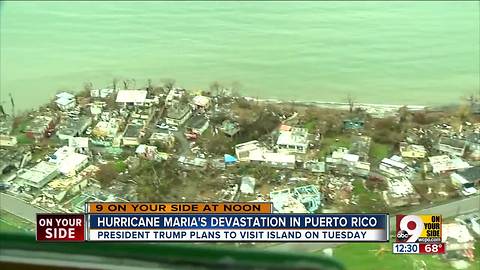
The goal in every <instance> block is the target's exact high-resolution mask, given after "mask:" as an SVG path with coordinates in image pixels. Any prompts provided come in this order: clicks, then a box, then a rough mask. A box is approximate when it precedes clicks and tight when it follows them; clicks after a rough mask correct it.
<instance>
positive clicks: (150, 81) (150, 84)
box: [147, 78, 153, 91]
mask: <svg viewBox="0 0 480 270" xmlns="http://www.w3.org/2000/svg"><path fill="white" fill-rule="evenodd" d="M147 90H148V91H152V90H153V86H152V79H150V78H149V79H148V80H147Z"/></svg>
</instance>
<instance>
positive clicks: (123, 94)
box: [116, 90, 147, 103]
mask: <svg viewBox="0 0 480 270" xmlns="http://www.w3.org/2000/svg"><path fill="white" fill-rule="evenodd" d="M146 98H147V90H119V91H118V94H117V99H116V102H122V103H143V102H145V99H146Z"/></svg>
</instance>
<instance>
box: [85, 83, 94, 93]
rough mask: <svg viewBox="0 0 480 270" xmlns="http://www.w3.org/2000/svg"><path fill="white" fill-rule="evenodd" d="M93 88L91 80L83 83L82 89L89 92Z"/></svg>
mask: <svg viewBox="0 0 480 270" xmlns="http://www.w3.org/2000/svg"><path fill="white" fill-rule="evenodd" d="M92 89H93V83H92V82H85V83H84V84H83V90H85V91H87V92H90V90H92Z"/></svg>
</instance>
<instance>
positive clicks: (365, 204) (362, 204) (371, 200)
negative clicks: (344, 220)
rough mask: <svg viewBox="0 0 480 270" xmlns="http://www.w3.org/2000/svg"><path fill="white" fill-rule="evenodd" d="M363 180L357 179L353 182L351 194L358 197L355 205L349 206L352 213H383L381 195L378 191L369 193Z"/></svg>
mask: <svg viewBox="0 0 480 270" xmlns="http://www.w3.org/2000/svg"><path fill="white" fill-rule="evenodd" d="M363 181H364V180H361V179H357V180H355V181H353V183H352V184H353V190H352V193H353V194H354V195H356V196H358V201H357V205H351V206H350V211H352V212H364V213H368V212H385V211H386V207H385V203H384V200H383V198H382V193H381V192H379V191H371V190H369V189H367V188H365V186H364V184H363Z"/></svg>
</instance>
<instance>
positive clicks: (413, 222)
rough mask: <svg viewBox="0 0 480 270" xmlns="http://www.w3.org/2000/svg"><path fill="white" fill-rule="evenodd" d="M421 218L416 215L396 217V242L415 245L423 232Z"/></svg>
mask: <svg viewBox="0 0 480 270" xmlns="http://www.w3.org/2000/svg"><path fill="white" fill-rule="evenodd" d="M423 227H424V224H423V221H422V218H420V217H419V216H416V215H407V216H403V215H398V216H397V230H396V231H397V235H396V236H397V242H401V243H404V242H407V243H415V242H417V240H418V238H419V237H420V236H421V235H422V232H423Z"/></svg>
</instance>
